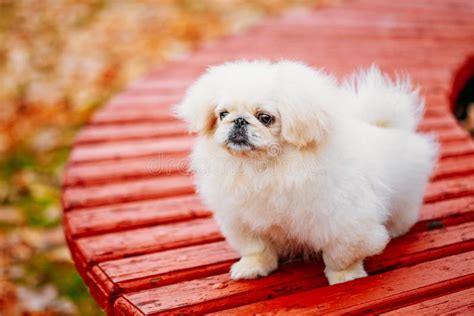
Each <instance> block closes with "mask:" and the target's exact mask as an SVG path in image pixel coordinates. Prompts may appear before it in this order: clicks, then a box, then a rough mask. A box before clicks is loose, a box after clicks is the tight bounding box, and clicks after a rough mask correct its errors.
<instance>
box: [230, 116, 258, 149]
mask: <svg viewBox="0 0 474 316" xmlns="http://www.w3.org/2000/svg"><path fill="white" fill-rule="evenodd" d="M248 124H249V123H248V122H247V121H246V120H245V119H244V118H243V117H238V118H236V119H235V120H234V127H233V128H232V130H231V131H230V133H229V137H228V140H229V142H230V143H232V144H235V145H241V146H252V144H251V143H250V142H249V139H248V136H247V125H248Z"/></svg>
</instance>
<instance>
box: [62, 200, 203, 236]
mask: <svg viewBox="0 0 474 316" xmlns="http://www.w3.org/2000/svg"><path fill="white" fill-rule="evenodd" d="M210 216H211V213H210V212H209V211H208V210H206V209H205V208H204V206H203V205H202V203H201V201H200V199H199V198H198V197H197V196H195V195H185V196H178V197H170V198H165V199H157V200H149V201H138V202H130V203H119V204H113V205H110V206H102V207H91V208H85V209H74V210H73V211H71V212H66V213H65V214H64V225H65V226H66V228H67V229H68V232H69V234H70V235H71V236H73V237H75V238H78V237H84V236H90V235H98V234H103V233H110V232H113V231H122V230H126V229H135V228H140V227H145V226H153V225H158V224H165V223H172V222H179V221H185V220H191V219H196V218H204V217H210Z"/></svg>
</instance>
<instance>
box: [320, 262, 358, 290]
mask: <svg viewBox="0 0 474 316" xmlns="http://www.w3.org/2000/svg"><path fill="white" fill-rule="evenodd" d="M324 273H325V274H326V277H327V279H328V281H329V284H330V285H333V284H337V283H343V282H347V281H352V280H355V279H359V278H364V277H366V276H367V272H365V270H364V265H363V264H362V261H360V262H356V263H354V264H353V265H351V266H349V267H348V268H347V269H344V270H332V269H330V268H328V267H326V269H325V270H324Z"/></svg>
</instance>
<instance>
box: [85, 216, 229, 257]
mask: <svg viewBox="0 0 474 316" xmlns="http://www.w3.org/2000/svg"><path fill="white" fill-rule="evenodd" d="M222 239H223V238H222V236H221V234H220V232H219V229H218V227H217V225H216V224H215V223H214V221H213V220H212V219H207V218H203V219H195V220H191V221H186V222H179V223H171V224H166V225H158V226H150V227H144V228H138V229H133V230H128V231H124V232H116V233H108V234H102V235H98V236H92V237H84V238H78V239H76V244H77V251H78V252H79V254H81V256H82V258H83V262H82V264H83V265H87V266H89V265H91V264H93V263H97V262H103V261H106V260H112V259H117V258H123V257H128V256H132V255H139V254H143V253H149V252H153V251H162V250H167V249H174V248H179V247H183V246H192V245H198V244H203V243H208V242H214V241H219V240H222Z"/></svg>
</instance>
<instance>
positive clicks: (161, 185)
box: [62, 174, 194, 210]
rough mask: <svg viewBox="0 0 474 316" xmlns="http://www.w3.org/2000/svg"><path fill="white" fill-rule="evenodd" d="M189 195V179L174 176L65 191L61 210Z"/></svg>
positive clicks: (190, 181)
mask: <svg viewBox="0 0 474 316" xmlns="http://www.w3.org/2000/svg"><path fill="white" fill-rule="evenodd" d="M191 193H194V186H193V183H192V179H191V177H190V176H189V175H183V174H176V175H167V176H160V177H155V178H147V179H138V180H129V181H122V182H115V183H109V184H107V185H90V186H86V187H70V188H65V189H64V190H63V195H62V198H63V207H64V208H65V209H66V210H69V209H71V208H78V207H88V206H91V207H92V206H100V205H106V204H116V203H122V202H129V201H138V200H146V199H156V198H163V197H170V196H179V195H185V194H191Z"/></svg>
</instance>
